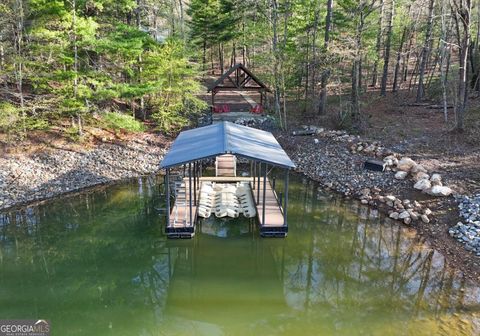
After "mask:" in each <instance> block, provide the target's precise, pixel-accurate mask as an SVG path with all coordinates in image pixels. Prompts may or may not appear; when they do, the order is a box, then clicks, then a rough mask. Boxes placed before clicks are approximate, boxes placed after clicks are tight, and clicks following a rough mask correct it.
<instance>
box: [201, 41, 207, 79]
mask: <svg viewBox="0 0 480 336" xmlns="http://www.w3.org/2000/svg"><path fill="white" fill-rule="evenodd" d="M202 70H203V73H205V71H206V70H207V40H206V39H205V38H204V40H203V57H202Z"/></svg>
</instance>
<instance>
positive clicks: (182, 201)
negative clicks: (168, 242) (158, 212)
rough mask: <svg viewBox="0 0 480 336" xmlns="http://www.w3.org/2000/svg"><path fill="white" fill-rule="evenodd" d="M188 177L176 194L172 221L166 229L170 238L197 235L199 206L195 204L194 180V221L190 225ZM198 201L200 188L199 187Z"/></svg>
mask: <svg viewBox="0 0 480 336" xmlns="http://www.w3.org/2000/svg"><path fill="white" fill-rule="evenodd" d="M188 181H189V179H188V177H185V178H183V180H182V182H181V185H179V186H178V188H177V192H176V193H175V195H176V196H175V203H174V205H173V208H172V211H171V212H170V221H169V223H168V225H167V227H166V233H167V236H168V237H169V238H192V237H193V236H194V235H195V222H196V220H197V206H196V204H195V203H194V199H195V198H194V194H193V193H194V192H195V190H194V189H193V188H194V184H193V179H192V221H191V224H190V205H189V204H190V188H189V183H188ZM197 188H198V190H197V195H196V196H197V201H198V196H199V194H198V192H199V189H200V188H199V186H197Z"/></svg>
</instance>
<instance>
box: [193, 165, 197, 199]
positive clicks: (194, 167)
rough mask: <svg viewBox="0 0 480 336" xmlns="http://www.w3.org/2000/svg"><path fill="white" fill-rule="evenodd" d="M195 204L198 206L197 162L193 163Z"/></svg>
mask: <svg viewBox="0 0 480 336" xmlns="http://www.w3.org/2000/svg"><path fill="white" fill-rule="evenodd" d="M193 204H194V205H195V206H196V205H197V162H194V163H193Z"/></svg>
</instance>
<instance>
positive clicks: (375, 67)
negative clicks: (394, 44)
mask: <svg viewBox="0 0 480 336" xmlns="http://www.w3.org/2000/svg"><path fill="white" fill-rule="evenodd" d="M384 9H385V1H384V0H380V16H379V18H378V32H377V41H376V43H375V51H376V54H375V56H376V57H375V61H374V63H373V71H372V84H371V85H372V86H373V87H375V86H377V77H378V60H379V59H380V50H381V48H382V37H383V14H384Z"/></svg>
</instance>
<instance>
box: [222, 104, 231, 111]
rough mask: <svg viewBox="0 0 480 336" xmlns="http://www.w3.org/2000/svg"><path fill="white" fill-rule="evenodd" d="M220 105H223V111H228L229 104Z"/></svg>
mask: <svg viewBox="0 0 480 336" xmlns="http://www.w3.org/2000/svg"><path fill="white" fill-rule="evenodd" d="M222 107H223V113H228V112H230V106H228V105H227V104H224V105H223V106H222Z"/></svg>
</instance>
